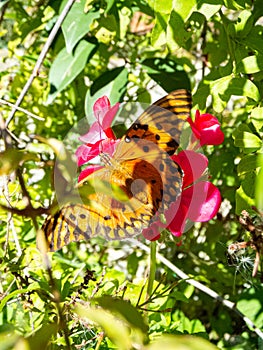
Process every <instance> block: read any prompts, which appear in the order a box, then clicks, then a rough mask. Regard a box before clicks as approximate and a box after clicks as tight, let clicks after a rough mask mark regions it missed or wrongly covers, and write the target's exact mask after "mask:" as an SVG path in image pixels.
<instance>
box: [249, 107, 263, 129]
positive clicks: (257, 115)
mask: <svg viewBox="0 0 263 350" xmlns="http://www.w3.org/2000/svg"><path fill="white" fill-rule="evenodd" d="M250 119H251V120H252V123H253V125H254V126H255V128H256V129H257V130H258V131H259V130H260V129H261V128H262V127H263V107H256V108H254V109H252V111H251V115H250Z"/></svg>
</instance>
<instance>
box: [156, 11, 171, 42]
mask: <svg viewBox="0 0 263 350" xmlns="http://www.w3.org/2000/svg"><path fill="white" fill-rule="evenodd" d="M169 18H170V15H168V14H161V13H156V14H155V26H154V28H153V30H152V35H151V44H152V45H153V46H154V47H160V46H162V45H165V44H166V28H167V23H168V21H169Z"/></svg>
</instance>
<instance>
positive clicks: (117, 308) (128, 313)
mask: <svg viewBox="0 0 263 350" xmlns="http://www.w3.org/2000/svg"><path fill="white" fill-rule="evenodd" d="M97 301H98V303H99V305H100V306H101V307H102V308H104V309H107V310H109V311H111V312H117V313H119V314H120V315H121V316H123V317H124V319H125V320H127V322H128V323H129V324H130V325H131V326H132V327H137V328H138V329H140V330H141V331H142V332H143V333H145V332H147V330H148V327H147V325H146V324H145V322H144V319H143V317H142V315H141V313H139V311H138V310H137V309H136V308H135V307H134V306H132V305H131V304H130V303H129V302H127V301H125V300H121V299H114V298H112V297H110V296H103V297H101V298H99V299H97Z"/></svg>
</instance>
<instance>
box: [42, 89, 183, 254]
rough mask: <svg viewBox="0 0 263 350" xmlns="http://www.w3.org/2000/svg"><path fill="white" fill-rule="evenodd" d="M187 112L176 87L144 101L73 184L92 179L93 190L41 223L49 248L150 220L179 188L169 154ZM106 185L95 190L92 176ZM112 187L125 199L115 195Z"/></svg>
mask: <svg viewBox="0 0 263 350" xmlns="http://www.w3.org/2000/svg"><path fill="white" fill-rule="evenodd" d="M189 111H190V95H189V93H188V92H187V91H186V90H177V91H175V92H174V93H171V94H169V95H167V96H166V97H165V98H163V99H161V100H159V101H157V102H156V103H155V104H154V105H152V106H150V107H149V108H148V109H147V110H146V111H145V112H144V113H143V114H142V115H141V117H139V118H138V119H137V121H136V122H135V123H134V124H132V126H131V127H130V128H129V129H128V130H127V132H126V133H125V135H124V136H123V138H122V139H121V141H120V142H119V143H118V145H117V147H116V150H115V152H114V154H113V156H112V157H110V156H109V155H107V154H102V157H101V158H102V160H103V162H104V164H105V167H104V168H102V169H100V170H98V171H95V172H94V173H92V174H91V175H90V176H88V177H87V178H86V179H85V180H84V181H82V182H81V183H80V184H78V187H79V188H80V189H81V188H82V187H83V186H84V185H85V182H88V181H90V180H93V183H94V184H95V192H94V193H91V194H89V195H87V196H85V195H84V197H83V195H82V203H72V204H71V203H69V204H67V205H65V206H63V207H62V208H61V210H60V211H58V212H57V213H56V214H55V215H54V216H50V217H49V218H47V220H46V222H45V223H44V225H43V228H42V229H43V231H44V232H45V234H46V237H47V240H48V243H49V249H50V250H51V251H53V250H57V249H60V248H61V247H62V246H64V245H66V244H68V243H69V242H71V241H78V240H81V239H86V240H87V239H89V238H90V237H93V236H96V235H101V236H103V237H105V238H106V239H109V240H112V239H113V240H114V239H116V240H120V239H124V238H129V237H133V236H135V235H137V234H139V233H141V232H142V230H143V229H144V228H147V227H148V226H149V225H151V224H152V223H154V222H155V220H156V218H157V217H158V215H157V214H159V213H164V212H165V210H166V209H168V208H169V207H170V206H171V204H172V203H173V202H174V201H175V200H176V199H177V197H178V196H179V194H180V193H181V184H182V172H181V170H180V168H179V167H178V165H177V164H175V163H174V162H173V161H172V160H171V158H170V155H172V154H174V152H175V150H176V148H177V147H178V144H179V138H180V134H181V130H182V127H183V124H184V122H185V120H186V118H187V117H188V116H189ZM97 180H101V181H103V182H104V183H106V186H107V190H106V191H105V190H103V191H100V190H99V188H98V190H96V181H97ZM113 186H117V187H118V188H119V189H120V191H122V192H123V193H124V194H125V196H126V198H125V199H124V200H120V199H118V198H116V195H115V194H114V191H113Z"/></svg>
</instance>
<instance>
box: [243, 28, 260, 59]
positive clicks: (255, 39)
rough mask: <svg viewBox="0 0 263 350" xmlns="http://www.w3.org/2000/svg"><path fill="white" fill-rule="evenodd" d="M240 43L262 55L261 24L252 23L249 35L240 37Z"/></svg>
mask: <svg viewBox="0 0 263 350" xmlns="http://www.w3.org/2000/svg"><path fill="white" fill-rule="evenodd" d="M242 45H247V47H249V48H251V49H253V50H256V51H257V52H258V53H260V54H261V55H263V37H262V26H259V25H256V26H255V25H254V26H253V27H252V29H251V31H250V33H249V35H248V36H246V37H245V38H243V39H242Z"/></svg>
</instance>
